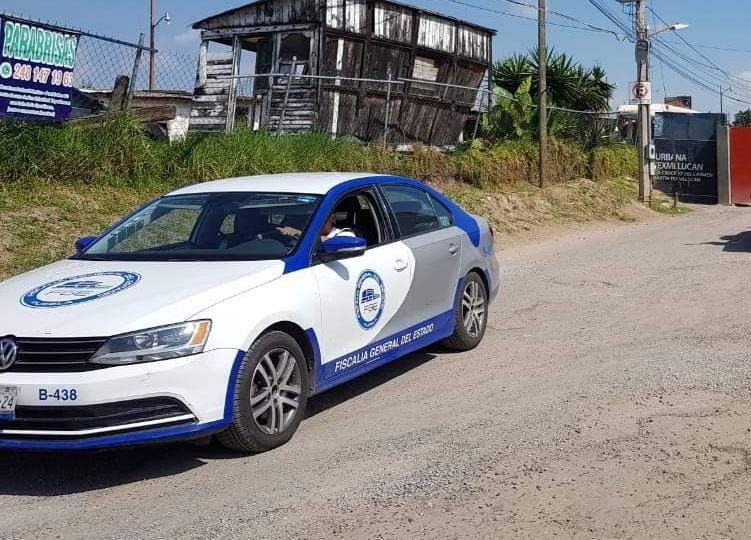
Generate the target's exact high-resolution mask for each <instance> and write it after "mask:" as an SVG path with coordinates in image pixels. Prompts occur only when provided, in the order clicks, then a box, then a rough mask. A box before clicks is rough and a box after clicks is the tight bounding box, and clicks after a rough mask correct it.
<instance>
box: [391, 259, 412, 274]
mask: <svg viewBox="0 0 751 540" xmlns="http://www.w3.org/2000/svg"><path fill="white" fill-rule="evenodd" d="M408 267H409V263H408V262H407V261H405V260H404V259H397V260H395V261H394V270H396V271H397V272H402V271H404V270H406V269H407V268H408Z"/></svg>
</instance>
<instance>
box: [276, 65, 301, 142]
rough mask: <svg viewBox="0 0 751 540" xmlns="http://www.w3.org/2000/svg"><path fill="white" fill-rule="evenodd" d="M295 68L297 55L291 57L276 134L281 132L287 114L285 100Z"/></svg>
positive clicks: (286, 100)
mask: <svg viewBox="0 0 751 540" xmlns="http://www.w3.org/2000/svg"><path fill="white" fill-rule="evenodd" d="M296 70H297V57H296V56H293V57H292V67H291V69H290V72H289V77H287V88H286V89H285V90H284V101H283V102H282V111H281V112H280V113H279V124H278V125H277V126H276V136H277V137H278V136H279V135H281V134H282V124H284V117H285V115H286V114H287V102H288V101H289V87H290V86H292V77H294V74H295V71H296Z"/></svg>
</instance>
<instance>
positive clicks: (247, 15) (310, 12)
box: [193, 0, 318, 30]
mask: <svg viewBox="0 0 751 540" xmlns="http://www.w3.org/2000/svg"><path fill="white" fill-rule="evenodd" d="M317 8H318V0H263V1H261V2H256V3H254V4H249V5H247V6H243V7H239V8H237V9H233V10H230V11H225V12H224V13H220V14H218V15H215V16H213V17H209V18H207V19H204V20H202V21H199V22H197V23H195V24H194V25H193V27H194V28H200V29H203V30H219V29H222V28H239V27H243V26H246V27H247V26H265V25H275V24H296V23H307V22H317V21H318V9H317Z"/></svg>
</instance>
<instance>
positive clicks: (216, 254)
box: [76, 193, 320, 261]
mask: <svg viewBox="0 0 751 540" xmlns="http://www.w3.org/2000/svg"><path fill="white" fill-rule="evenodd" d="M319 200H320V197H319V196H316V195H305V194H290V193H283V194H280V193H207V194H199V195H176V196H169V197H164V198H161V199H159V200H157V201H155V202H153V203H151V204H149V205H148V206H146V207H144V208H142V209H141V210H139V211H137V212H136V213H135V214H133V215H132V216H130V217H128V218H127V219H125V220H124V221H123V222H122V223H119V224H118V225H117V226H116V227H115V228H114V229H112V230H111V231H109V232H108V233H106V234H105V235H104V236H102V237H101V238H100V239H99V240H97V241H96V242H95V243H94V244H92V245H91V246H90V247H89V248H87V249H86V250H85V251H84V252H83V253H80V254H78V255H77V256H76V258H78V259H89V260H136V261H141V260H143V261H151V260H162V261H164V260H168V261H193V260H264V259H281V258H283V257H286V256H287V255H289V254H290V253H291V252H292V251H293V250H294V249H295V247H297V243H298V242H299V240H300V237H301V236H302V234H303V232H304V231H305V228H306V227H307V225H308V222H309V221H310V218H311V216H312V215H313V213H314V212H315V209H316V207H317V205H318V202H319Z"/></svg>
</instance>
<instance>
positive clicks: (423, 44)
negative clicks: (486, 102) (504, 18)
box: [191, 0, 495, 145]
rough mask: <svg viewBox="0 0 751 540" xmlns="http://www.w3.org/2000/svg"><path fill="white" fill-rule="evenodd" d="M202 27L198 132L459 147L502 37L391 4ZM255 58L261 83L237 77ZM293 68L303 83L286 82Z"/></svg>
mask: <svg viewBox="0 0 751 540" xmlns="http://www.w3.org/2000/svg"><path fill="white" fill-rule="evenodd" d="M193 28H195V29H198V30H200V31H201V39H202V44H201V53H200V55H199V57H200V59H199V66H198V75H197V78H196V89H195V93H194V98H193V100H194V102H193V111H192V117H191V129H192V130H212V129H221V130H228V131H231V130H232V129H233V127H234V126H235V125H237V124H238V123H239V122H241V121H244V122H247V123H248V125H249V126H251V127H253V128H255V129H267V130H270V131H276V130H279V131H282V132H304V131H312V130H320V131H325V132H327V133H331V134H334V135H352V136H355V137H357V138H358V139H360V140H362V141H374V140H378V139H381V138H383V137H384V136H386V138H387V140H388V141H389V142H394V143H404V142H413V141H420V142H423V143H427V144H436V145H451V144H455V143H457V142H458V141H459V140H460V137H461V135H462V133H463V132H465V131H466V130H467V129H471V127H472V126H473V125H474V124H475V120H476V118H477V109H476V104H477V103H478V92H477V91H476V90H473V89H479V88H480V87H484V86H485V77H486V76H487V77H488V84H489V68H490V65H491V60H492V38H493V36H494V35H495V31H494V30H491V29H489V28H484V27H482V26H479V25H476V24H473V23H470V22H466V21H461V20H458V19H455V18H452V17H448V16H445V15H440V14H438V13H434V12H430V11H426V10H424V9H418V8H416V7H412V6H408V5H405V4H401V3H398V2H393V1H387V0H260V1H258V2H254V3H252V4H248V5H246V6H242V7H238V8H236V9H232V10H230V11H226V12H224V13H220V14H218V15H214V16H212V17H208V18H206V19H203V20H201V21H199V22H197V23H195V24H194V26H193ZM210 44H211V45H210ZM216 49H223V51H222V50H220V51H219V52H216ZM244 52H245V53H246V54H247V53H248V52H252V53H254V54H255V62H254V69H253V73H254V75H256V76H255V77H253V78H248V79H237V78H233V77H232V76H235V77H237V76H247V75H249V74H248V73H242V68H241V66H244V65H247V64H248V63H247V62H243V60H242V58H243V53H244ZM293 66H294V68H293ZM293 69H294V73H295V75H298V76H297V77H291V78H290V77H286V76H284V74H289V73H291V72H292V71H293ZM266 74H269V76H265V75H266ZM309 75H312V76H314V77H307V76H309ZM388 80H392V81H394V83H395V84H388V83H386V82H383V81H388ZM250 81H252V84H251V82H250ZM451 85H454V86H451ZM457 86H459V87H469V88H470V90H468V89H466V88H457ZM389 88H390V90H389ZM280 121H281V126H280V125H279V124H280Z"/></svg>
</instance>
